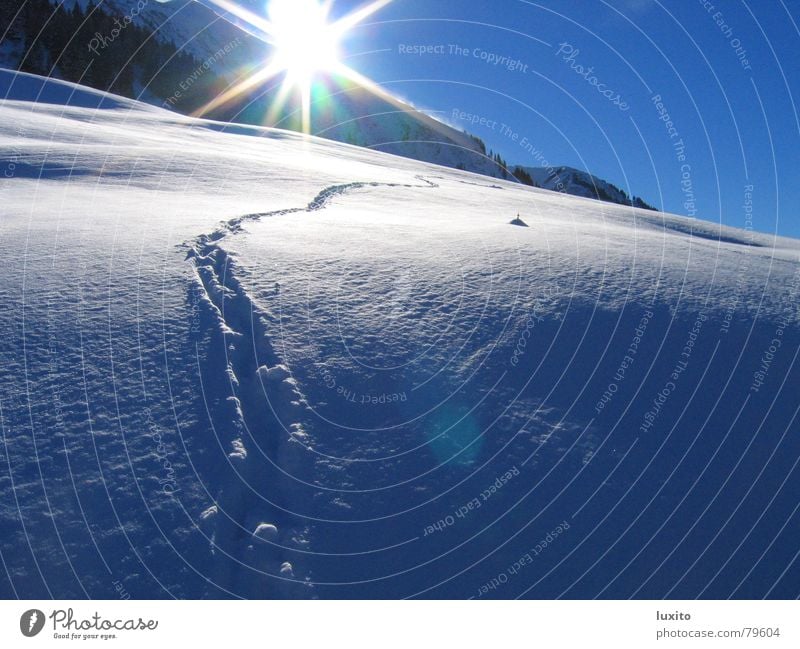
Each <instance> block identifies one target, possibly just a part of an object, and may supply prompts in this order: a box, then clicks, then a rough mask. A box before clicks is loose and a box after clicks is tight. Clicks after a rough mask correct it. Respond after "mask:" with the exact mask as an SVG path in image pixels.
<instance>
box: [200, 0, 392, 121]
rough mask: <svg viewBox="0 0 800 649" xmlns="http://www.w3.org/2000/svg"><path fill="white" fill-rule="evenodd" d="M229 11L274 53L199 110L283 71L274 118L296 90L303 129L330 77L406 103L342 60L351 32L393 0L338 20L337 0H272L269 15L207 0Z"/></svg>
mask: <svg viewBox="0 0 800 649" xmlns="http://www.w3.org/2000/svg"><path fill="white" fill-rule="evenodd" d="M204 1H205V2H207V3H209V4H212V5H214V6H215V7H216V8H218V9H220V10H222V11H224V12H226V14H228V16H230V17H233V18H234V19H235V24H237V25H238V26H240V27H241V28H242V29H245V30H246V31H247V32H248V33H250V34H252V35H254V36H256V37H257V38H260V39H261V40H263V41H264V42H266V43H268V44H269V45H271V46H272V48H273V51H272V56H271V57H270V58H269V59H268V60H267V61H266V62H265V64H264V66H263V67H262V68H261V69H259V70H257V71H256V72H254V73H252V74H251V75H249V76H248V77H246V78H245V79H242V80H241V81H239V82H238V83H236V84H234V85H233V86H231V87H230V88H228V89H227V90H225V91H224V92H222V93H220V94H219V95H218V96H216V97H215V98H214V99H212V100H211V101H209V102H208V103H206V104H205V105H204V106H202V107H201V108H200V109H198V110H197V111H195V112H194V116H196V117H202V116H204V115H208V114H209V113H210V112H212V111H214V110H217V109H219V108H221V107H223V106H225V105H227V104H230V103H231V102H233V101H235V100H236V99H238V98H241V97H243V96H244V95H245V93H247V92H249V91H252V90H254V89H256V88H258V87H259V86H262V85H264V84H266V83H267V82H269V81H271V80H272V79H275V78H276V77H279V76H281V75H283V80H282V83H281V85H280V88H279V89H278V92H277V94H276V96H275V98H274V100H273V102H272V106H271V108H270V111H269V115H268V118H269V117H274V115H276V114H278V113H279V112H280V111H281V110H282V108H283V107H284V106H285V104H286V102H287V101H288V100H289V98H290V97H291V96H292V94H294V95H295V96H299V100H300V101H299V105H300V111H301V116H302V118H301V119H302V131H303V132H304V133H306V134H308V133H310V132H311V103H312V91H313V88H314V85H315V83H316V82H318V81H321V80H326V79H337V78H338V79H341V80H346V81H349V82H351V83H353V84H355V85H356V86H358V87H360V88H364V89H365V90H367V91H369V92H371V93H372V94H374V95H376V96H378V97H381V98H382V99H385V100H388V101H390V102H391V103H393V104H395V105H396V106H398V107H399V106H401V104H400V102H398V101H397V100H396V99H394V98H393V97H391V95H389V94H388V93H387V92H385V91H384V90H382V89H380V88H379V87H378V86H377V85H376V84H375V83H373V82H372V81H370V80H369V79H368V78H366V77H365V76H363V75H361V74H360V73H358V72H356V71H355V70H353V69H352V68H350V67H348V66H347V65H345V64H344V63H342V61H341V59H340V54H341V52H340V44H341V41H342V39H343V38H344V37H345V36H346V34H347V32H348V31H349V30H351V29H352V28H353V27H355V26H356V25H358V24H359V23H361V22H363V21H364V20H365V19H367V18H368V17H370V16H372V15H373V14H375V13H376V12H377V11H379V10H380V9H382V8H383V7H385V6H387V5H388V4H390V3H391V2H393V0H374V1H373V2H369V3H366V4H364V5H363V6H361V7H359V8H358V9H356V10H354V11H352V12H351V13H349V14H347V15H346V16H344V17H342V18H339V19H337V20H334V21H331V20H330V8H331V0H326V1H325V2H320V1H319V0H272V1H271V2H270V3H269V5H268V7H269V8H268V13H267V17H262V16H258V15H256V14H254V13H253V12H251V11H248V10H247V9H244V8H242V7H240V6H239V5H237V4H235V3H233V2H229V1H228V0H204Z"/></svg>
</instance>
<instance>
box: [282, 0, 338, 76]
mask: <svg viewBox="0 0 800 649" xmlns="http://www.w3.org/2000/svg"><path fill="white" fill-rule="evenodd" d="M329 9H330V7H329V6H328V5H322V4H320V3H319V2H317V1H316V0H272V2H270V4H269V18H270V23H271V25H272V37H273V47H274V52H275V53H274V58H273V61H272V63H273V64H274V65H276V66H277V67H279V68H281V69H283V70H285V72H286V77H287V81H288V82H289V83H290V84H291V85H294V86H296V87H298V88H300V89H301V90H303V91H305V90H306V89H307V88H308V87H309V86H310V84H311V83H312V82H313V80H314V77H315V76H316V75H318V74H321V73H327V72H332V71H334V70H336V68H337V67H338V66H339V63H340V59H339V57H340V54H339V39H340V33H339V31H338V30H336V29H335V28H334V26H333V25H331V24H330V23H329V22H328V11H329Z"/></svg>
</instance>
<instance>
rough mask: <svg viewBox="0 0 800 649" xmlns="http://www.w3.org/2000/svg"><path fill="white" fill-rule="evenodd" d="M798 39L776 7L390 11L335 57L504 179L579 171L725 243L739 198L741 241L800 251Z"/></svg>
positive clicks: (596, 3) (590, 0)
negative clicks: (476, 149) (790, 240)
mask: <svg viewBox="0 0 800 649" xmlns="http://www.w3.org/2000/svg"><path fill="white" fill-rule="evenodd" d="M359 4H361V3H360V2H350V1H349V0H340V1H339V2H337V3H335V7H334V12H335V13H340V12H346V11H347V10H348V9H349V8H351V7H354V6H358V5H359ZM798 23H800V3H798V2H797V1H791V2H781V0H765V1H758V2H756V1H755V0H748V1H747V2H742V1H734V0H725V1H723V0H714V1H710V2H705V0H682V1H680V2H669V3H666V2H661V3H660V2H658V1H656V0H613V1H612V0H608V2H605V1H603V0H582V1H580V2H577V1H574V0H569V1H568V0H545V1H542V2H527V1H524V0H492V1H487V0H437V1H436V2H432V1H431V0H395V2H394V3H393V4H391V5H389V6H387V7H386V8H384V9H382V10H381V11H380V12H378V13H377V14H375V15H374V16H373V17H371V18H370V19H369V22H368V24H365V25H361V26H359V27H358V28H356V30H355V32H354V33H353V34H352V35H351V37H350V38H349V39H348V42H347V44H346V51H347V52H348V53H349V54H350V55H357V56H351V58H349V59H348V63H349V64H350V65H351V67H354V68H355V69H357V70H359V71H360V72H362V73H364V74H366V75H367V76H369V77H370V78H372V79H373V80H375V81H377V82H378V83H380V84H382V85H384V86H385V87H386V89H388V90H389V91H391V92H393V93H394V94H397V95H399V96H401V97H403V98H405V99H407V100H409V101H411V102H413V103H414V104H415V105H416V106H417V107H419V108H422V109H425V110H427V111H430V112H431V113H432V114H435V115H438V116H440V117H442V118H446V119H447V120H448V121H449V122H450V123H452V124H454V125H457V126H460V127H463V128H465V129H467V130H469V131H471V132H473V133H474V134H476V135H478V136H480V137H481V138H483V139H484V140H485V141H486V142H487V144H488V145H489V146H490V147H491V148H493V149H494V150H495V151H499V152H500V153H501V154H502V155H503V157H504V158H506V159H507V160H508V162H509V163H512V164H522V165H529V166H543V165H542V161H543V160H544V161H546V162H548V163H550V164H553V165H561V164H566V165H570V166H574V167H578V168H582V169H587V170H588V171H590V172H592V173H594V174H595V175H597V176H600V177H602V178H604V179H606V180H610V181H611V182H613V183H615V184H617V185H619V186H620V187H622V188H624V189H625V190H626V191H628V192H629V193H632V194H636V195H639V196H642V197H643V198H645V199H646V200H647V201H649V202H650V203H653V204H655V205H656V206H658V207H661V208H663V209H664V210H666V211H669V212H674V213H677V214H683V215H690V216H691V215H696V216H697V217H698V218H705V219H708V220H712V221H717V222H722V223H725V224H729V225H733V226H737V227H746V226H748V225H749V223H750V220H749V215H748V213H747V212H746V210H745V208H744V207H743V204H744V203H745V200H746V199H747V198H748V197H747V196H746V192H747V186H749V185H752V188H753V189H752V192H751V194H752V196H751V200H752V227H753V228H754V229H755V230H758V231H762V232H770V233H772V232H777V233H778V234H782V235H788V236H795V237H800V215H799V214H798V208H800V181H799V179H798V177H797V172H798V168H799V166H800V165H798V159H799V157H800V155H799V152H800V116H799V115H798V111H799V110H800V96H799V93H798V90H800V33H799V32H798ZM414 45H420V46H429V45H430V46H435V47H436V49H435V50H434V51H432V52H429V53H425V54H422V55H418V54H412V53H409V47H411V46H414ZM451 45H452V46H458V48H461V49H460V50H459V49H456V48H451V47H450V46H451ZM401 46H402V47H401ZM442 46H444V47H442ZM737 48H738V50H737ZM464 52H466V55H464ZM359 54H360V55H359ZM501 57H507V58H508V59H510V60H511V62H510V63H509V66H510V67H509V66H506V65H505V64H504V63H503V62H501V63H500V64H498V65H495V64H494V62H495V61H497V60H498V59H500V58H501ZM516 61H518V63H516ZM589 68H592V70H591V71H590V70H589ZM603 93H605V94H603ZM656 95H660V97H661V102H660V104H661V105H658V104H657V102H656V101H654V97H655V96H656ZM454 110H459V111H463V112H466V113H469V114H471V115H478V116H479V117H484V118H485V121H484V123H483V125H481V124H480V123H478V124H475V125H473V124H471V123H468V122H467V121H464V120H459V119H454V118H453V112H454ZM664 113H666V114H667V115H668V116H669V118H670V121H671V122H672V124H671V130H670V128H669V125H668V124H667V123H666V122H665V121H664V120H665V119H666V116H665V115H664ZM492 122H497V123H496V124H492ZM503 124H506V125H508V126H509V127H510V130H511V131H513V132H514V133H516V134H517V139H516V140H514V139H513V136H512V135H511V134H510V132H508V131H505V132H504V131H503V130H502V125H503ZM523 138H527V140H528V141H532V142H533V143H535V145H536V147H537V148H538V149H539V150H540V152H541V153H540V156H539V157H538V158H536V157H534V156H533V155H532V154H531V153H530V152H529V151H527V150H525V148H524V147H522V146H520V142H522V141H523ZM680 141H682V142H683V146H682V147H681V146H678V143H679V142H680ZM692 199H693V202H691V200H692Z"/></svg>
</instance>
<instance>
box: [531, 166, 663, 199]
mask: <svg viewBox="0 0 800 649" xmlns="http://www.w3.org/2000/svg"><path fill="white" fill-rule="evenodd" d="M522 169H523V170H524V171H525V172H526V173H527V174H529V176H530V177H531V179H532V180H533V182H534V183H535V184H536V186H537V187H541V188H542V189H549V190H551V191H555V192H561V193H562V194H571V195H573V196H583V197H584V198H594V199H597V200H601V201H606V202H608V203H616V204H617V205H632V206H633V207H638V208H641V209H646V210H655V209H656V208H655V207H653V206H652V205H650V204H648V203H646V202H645V201H644V200H642V199H641V198H639V197H638V196H628V194H627V193H626V192H625V190H624V189H620V188H619V187H617V186H616V185H614V184H613V183H610V182H608V181H607V180H603V179H602V178H598V177H597V176H593V175H592V174H590V173H587V172H585V171H580V170H579V169H574V168H572V167H563V166H562V167H522Z"/></svg>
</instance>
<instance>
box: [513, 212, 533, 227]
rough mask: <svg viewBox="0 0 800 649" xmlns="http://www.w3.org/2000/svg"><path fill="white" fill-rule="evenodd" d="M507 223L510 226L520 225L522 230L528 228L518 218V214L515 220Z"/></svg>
mask: <svg viewBox="0 0 800 649" xmlns="http://www.w3.org/2000/svg"><path fill="white" fill-rule="evenodd" d="M509 223H511V225H520V226H522V227H523V228H527V227H528V224H527V223H525V221H523V220H522V219H521V218H519V214H517V218H515V219H514V220H512V221H509Z"/></svg>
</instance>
